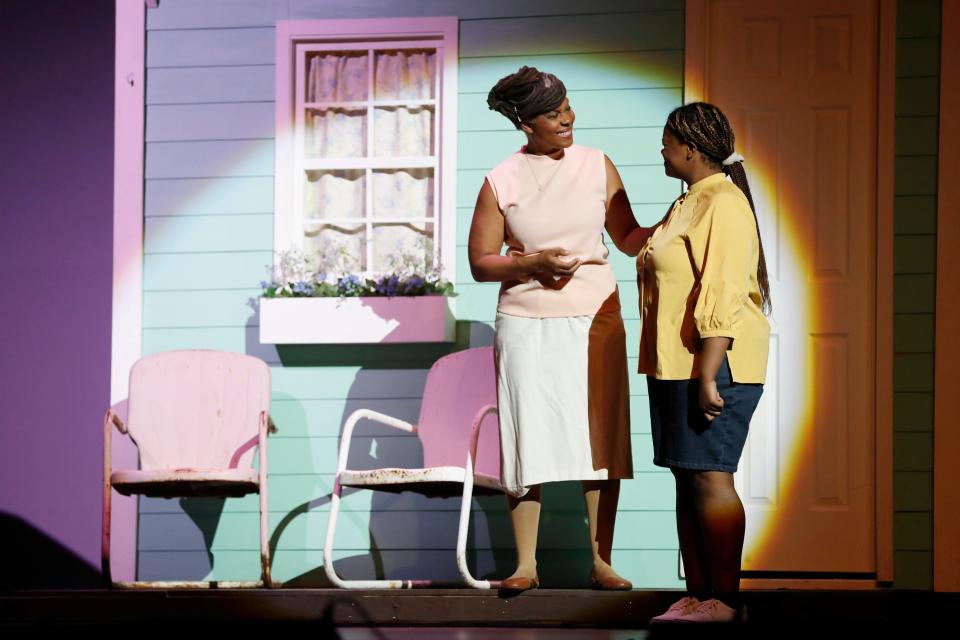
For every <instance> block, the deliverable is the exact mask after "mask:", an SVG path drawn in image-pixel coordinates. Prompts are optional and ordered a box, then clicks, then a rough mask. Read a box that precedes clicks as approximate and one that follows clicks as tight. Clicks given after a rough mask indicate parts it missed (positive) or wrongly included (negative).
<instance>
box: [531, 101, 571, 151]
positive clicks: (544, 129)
mask: <svg viewBox="0 0 960 640" xmlns="http://www.w3.org/2000/svg"><path fill="white" fill-rule="evenodd" d="M575 119H576V115H575V114H574V113H573V108H572V107H571V106H570V100H568V99H567V98H564V99H563V102H562V103H561V104H560V106H559V107H557V108H556V109H553V110H551V111H547V112H546V113H541V114H540V115H538V116H537V117H536V118H533V119H532V120H530V121H529V122H524V123H523V124H522V125H521V128H522V129H523V131H524V132H525V133H526V134H527V150H528V151H530V152H531V153H537V154H546V155H550V154H552V153H557V152H559V151H561V150H563V149H566V148H567V147H569V146H570V145H572V144H573V121H574V120H575Z"/></svg>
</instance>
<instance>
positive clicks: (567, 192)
mask: <svg viewBox="0 0 960 640" xmlns="http://www.w3.org/2000/svg"><path fill="white" fill-rule="evenodd" d="M487 103H488V105H489V106H490V108H491V109H493V110H496V111H497V112H499V113H500V114H502V115H503V116H504V117H506V118H507V119H508V120H510V122H511V123H512V124H513V125H514V127H516V128H517V129H519V130H521V131H523V133H524V134H525V135H526V138H527V143H526V145H525V146H524V147H523V148H521V149H520V150H519V151H518V152H516V153H514V154H512V155H511V156H510V157H508V158H507V159H506V160H504V161H503V162H501V163H500V164H499V165H497V166H496V167H494V168H493V169H492V170H491V171H490V173H489V174H487V176H486V180H485V181H484V184H483V187H482V188H481V189H480V194H479V196H478V197H477V204H476V209H475V211H474V215H473V225H472V227H471V229H470V240H469V256H470V268H471V270H472V272H473V276H474V278H475V279H476V280H478V281H481V282H491V281H493V282H500V283H501V286H500V297H499V302H498V304H497V319H496V340H495V354H496V366H497V395H498V403H499V409H500V443H501V450H502V458H501V459H502V479H503V483H504V486H505V487H506V488H507V491H508V504H509V509H510V517H511V522H512V524H513V530H514V535H515V538H516V543H517V556H518V567H517V570H516V572H514V574H513V575H512V576H511V577H510V578H508V579H507V580H505V581H504V582H503V585H502V586H503V588H504V589H510V590H524V589H529V588H533V587H536V586H537V585H538V584H539V579H538V577H537V563H536V541H537V528H538V523H539V518H540V485H541V484H542V483H544V482H554V481H561V480H581V481H582V482H583V492H584V499H585V502H586V506H587V514H588V519H589V527H590V537H591V545H592V548H593V571H592V573H591V577H590V581H591V585H592V586H593V587H594V588H600V589H630V588H631V586H632V585H631V584H630V582H629V581H628V580H625V579H623V578H621V577H620V576H619V575H617V573H616V572H615V571H614V570H613V568H612V567H611V566H610V552H611V547H612V543H613V528H614V520H615V517H616V510H617V500H618V497H619V492H620V479H621V478H630V477H632V476H633V464H632V458H631V453H630V416H629V389H628V387H627V358H626V344H625V342H626V341H625V334H624V329H623V320H622V319H621V316H620V301H619V296H618V293H617V284H616V279H615V277H614V274H613V270H612V269H611V267H610V264H609V263H608V262H607V255H608V251H607V248H606V246H605V245H604V242H603V230H604V228H606V230H607V232H608V233H609V234H610V237H611V238H612V239H613V241H614V243H615V244H616V245H617V247H618V248H619V249H620V250H621V251H624V252H625V253H627V254H629V255H637V253H638V252H639V251H640V248H641V247H642V246H643V244H644V243H645V242H646V239H647V237H648V236H649V235H650V233H651V232H652V229H643V228H641V227H639V226H638V225H637V223H636V220H635V219H634V217H633V212H632V211H631V209H630V204H629V202H628V200H627V197H626V193H625V192H624V188H623V182H622V181H621V179H620V176H619V174H618V173H617V170H616V168H615V167H614V166H613V164H612V163H611V162H610V160H609V158H607V157H606V156H605V155H604V154H603V152H601V151H599V150H597V149H590V148H587V147H581V146H578V145H575V144H574V143H573V122H574V117H575V116H574V113H573V109H572V108H571V107H570V102H569V100H567V97H566V89H565V87H564V86H563V83H562V82H560V80H559V79H557V78H556V76H553V75H551V74H548V73H542V72H540V71H538V70H537V69H535V68H532V67H522V68H521V69H520V70H519V71H517V72H516V73H514V74H511V75H509V76H507V77H505V78H503V79H501V80H500V81H499V82H498V83H497V85H496V86H495V87H494V88H493V89H492V90H491V91H490V94H489V96H488V97H487ZM504 245H506V247H507V250H506V252H505V254H502V250H503V246H504Z"/></svg>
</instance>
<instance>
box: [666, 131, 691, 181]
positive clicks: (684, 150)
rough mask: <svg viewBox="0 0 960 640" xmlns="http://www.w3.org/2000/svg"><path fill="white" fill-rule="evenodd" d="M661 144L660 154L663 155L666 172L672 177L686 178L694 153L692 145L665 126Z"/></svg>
mask: <svg viewBox="0 0 960 640" xmlns="http://www.w3.org/2000/svg"><path fill="white" fill-rule="evenodd" d="M661 144H662V145H663V148H662V149H660V155H661V156H663V170H664V172H665V173H666V174H667V175H668V176H670V177H671V178H680V179H681V180H685V179H686V177H687V175H688V173H689V164H690V160H691V156H692V153H693V151H692V149H691V147H690V145H688V144H686V143H684V142H681V141H680V139H679V138H677V136H675V135H674V134H673V132H672V131H670V129H668V128H667V127H664V128H663V138H662V140H661Z"/></svg>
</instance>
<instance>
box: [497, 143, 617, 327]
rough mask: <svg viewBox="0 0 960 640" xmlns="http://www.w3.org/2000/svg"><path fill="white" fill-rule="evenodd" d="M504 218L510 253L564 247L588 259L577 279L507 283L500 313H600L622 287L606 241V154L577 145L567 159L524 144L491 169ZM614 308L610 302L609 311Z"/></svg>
mask: <svg viewBox="0 0 960 640" xmlns="http://www.w3.org/2000/svg"><path fill="white" fill-rule="evenodd" d="M487 182H488V183H489V184H490V188H491V189H493V193H494V195H495V196H496V198H497V204H498V205H499V206H500V211H501V213H503V217H504V222H505V224H504V227H505V236H506V237H505V239H504V241H505V242H506V245H507V255H528V254H533V253H538V252H540V251H542V250H544V249H550V248H553V247H560V248H563V249H566V250H567V251H568V252H569V253H568V255H567V256H566V257H567V258H569V259H573V258H580V259H581V260H582V261H583V264H582V265H581V266H580V268H579V269H577V271H576V272H575V273H574V274H573V276H572V277H571V278H567V279H562V280H553V279H552V278H548V279H542V280H538V279H535V278H534V279H531V280H527V281H522V282H521V281H512V282H504V283H503V284H502V285H501V287H500V301H499V303H498V305H497V310H498V311H500V312H501V313H505V314H508V315H514V316H525V317H533V318H551V317H562V316H579V315H593V314H596V313H597V312H598V311H600V309H601V306H604V302H606V301H607V299H608V298H609V297H610V295H611V294H612V293H613V292H614V291H616V287H617V282H616V278H615V277H614V275H613V269H612V268H611V267H610V265H609V263H608V262H607V256H608V255H609V253H610V252H609V251H608V250H607V247H606V245H605V244H604V243H603V227H604V223H605V221H606V200H607V176H606V163H605V160H604V156H603V152H602V151H600V150H599V149H591V148H589V147H581V146H578V145H572V146H570V147H569V148H568V149H567V150H566V152H565V154H564V156H563V158H562V159H561V160H554V159H553V158H550V157H548V156H536V155H533V154H529V153H523V150H522V149H521V150H520V151H518V152H517V153H515V154H513V155H512V156H510V157H509V158H507V159H506V160H504V161H503V162H501V163H500V164H499V165H497V166H496V167H494V168H493V169H492V170H491V171H490V173H488V174H487ZM614 310H619V306H616V308H611V305H610V302H607V305H606V306H604V308H603V311H604V312H607V311H614Z"/></svg>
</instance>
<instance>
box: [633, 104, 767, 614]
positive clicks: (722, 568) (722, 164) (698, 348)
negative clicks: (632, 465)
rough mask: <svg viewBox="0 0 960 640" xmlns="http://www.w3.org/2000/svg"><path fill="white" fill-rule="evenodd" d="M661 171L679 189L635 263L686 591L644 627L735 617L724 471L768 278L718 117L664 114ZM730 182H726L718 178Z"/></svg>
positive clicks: (729, 485) (645, 366)
mask: <svg viewBox="0 0 960 640" xmlns="http://www.w3.org/2000/svg"><path fill="white" fill-rule="evenodd" d="M661 154H662V155H663V164H664V168H665V171H666V173H667V175H668V176H671V177H674V178H679V179H681V180H683V181H684V182H685V183H687V184H688V185H689V189H688V190H687V192H686V193H684V194H683V195H681V196H680V197H679V198H678V199H677V201H676V202H675V203H674V204H673V206H672V207H671V209H670V212H669V213H668V214H667V217H666V218H665V219H664V220H663V221H662V222H661V224H660V225H659V227H658V228H657V230H656V232H655V233H654V234H653V235H652V236H651V237H650V239H649V240H648V241H647V243H646V245H645V246H644V248H643V250H642V251H641V252H640V255H639V256H638V258H637V267H638V272H639V274H638V278H637V281H638V284H639V286H640V306H641V317H642V320H643V322H642V329H641V337H640V372H641V373H645V374H647V388H648V390H649V395H650V417H651V431H652V434H653V448H654V464H656V465H658V466H663V467H668V468H670V470H671V471H672V472H673V475H674V478H675V480H676V488H677V533H678V535H679V540H680V552H681V555H682V557H683V563H684V569H685V572H686V581H687V589H688V591H689V595H688V596H686V597H684V598H683V599H681V600H680V601H678V602H676V603H674V604H673V605H672V606H671V607H670V608H669V609H668V610H667V611H666V612H665V613H664V614H662V615H660V616H657V617H656V618H654V619H653V622H667V621H684V622H696V621H704V622H719V621H733V620H736V619H737V618H738V616H739V614H740V611H741V609H742V607H741V603H740V598H739V583H740V557H741V552H742V549H743V534H744V512H743V505H742V504H741V502H740V498H739V497H738V496H737V492H736V490H735V489H734V485H733V473H734V472H735V471H736V470H737V463H738V462H739V460H740V455H741V453H742V452H743V445H744V442H745V441H746V438H747V429H748V426H749V424H750V418H751V416H752V415H753V412H754V410H755V409H756V407H757V403H758V402H759V401H760V395H761V394H762V393H763V381H764V375H765V373H766V364H767V345H768V342H769V336H770V328H769V324H768V323H767V319H766V317H765V315H764V312H765V311H766V310H768V309H769V306H770V294H769V285H768V282H767V272H766V265H765V262H764V257H763V247H762V246H761V243H760V234H759V232H758V227H757V218H756V212H755V210H754V206H753V198H752V196H751V195H750V187H749V185H748V184H747V179H746V174H745V173H744V171H743V167H742V164H741V163H742V161H743V158H742V157H741V156H739V155H738V154H736V153H735V152H734V135H733V130H732V129H731V128H730V123H729V122H728V121H727V119H726V117H725V116H724V115H723V113H722V112H721V111H720V110H719V109H718V108H717V107H715V106H713V105H710V104H706V103H702V102H700V103H693V104H689V105H685V106H683V107H680V108H678V109H675V110H674V111H673V112H672V113H671V114H670V116H669V117H668V118H667V124H666V126H665V127H664V130H663V149H662V151H661ZM728 177H729V178H730V179H731V180H732V182H731V180H728V179H727V178H728Z"/></svg>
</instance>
